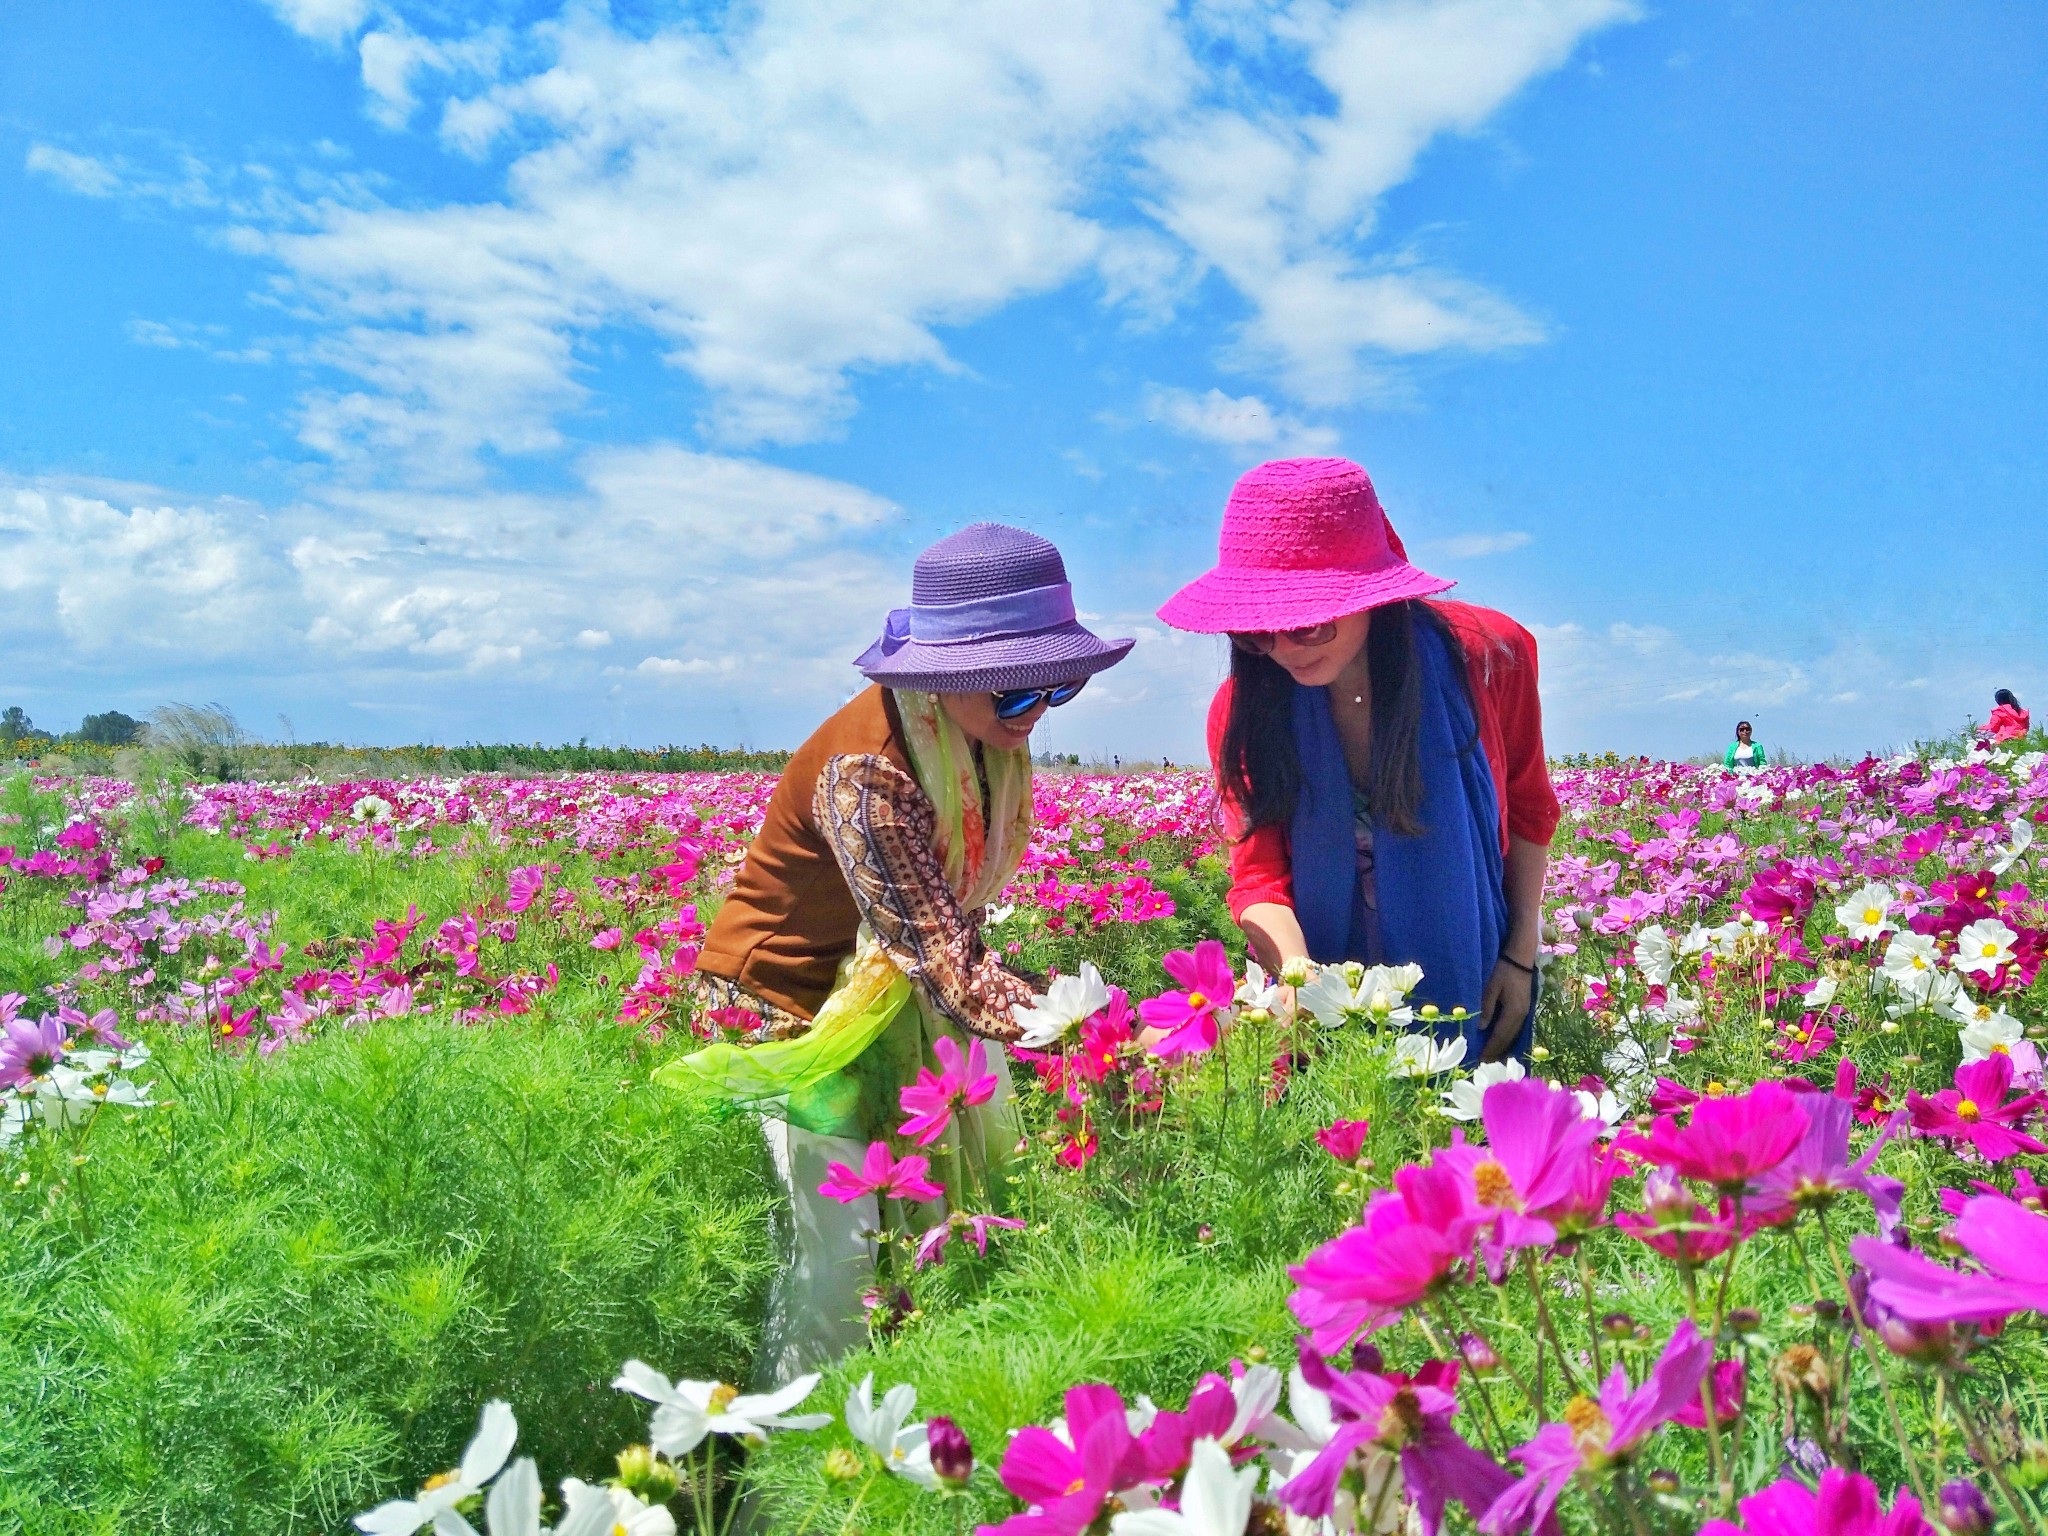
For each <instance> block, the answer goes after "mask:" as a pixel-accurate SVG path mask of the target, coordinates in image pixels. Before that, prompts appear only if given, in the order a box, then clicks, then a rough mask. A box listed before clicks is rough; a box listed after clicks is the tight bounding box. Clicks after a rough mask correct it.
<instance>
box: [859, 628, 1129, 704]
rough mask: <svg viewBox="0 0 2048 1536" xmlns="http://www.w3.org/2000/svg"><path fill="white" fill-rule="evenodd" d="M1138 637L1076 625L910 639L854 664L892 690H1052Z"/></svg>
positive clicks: (1108, 661) (1118, 657) (1100, 666)
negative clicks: (954, 639) (931, 640)
mask: <svg viewBox="0 0 2048 1536" xmlns="http://www.w3.org/2000/svg"><path fill="white" fill-rule="evenodd" d="M1136 643H1137V642H1136V641H1135V640H1105V639H1103V638H1102V637H1101V636H1100V635H1097V634H1095V633H1094V632H1093V631H1091V630H1088V629H1085V628H1083V627H1082V626H1081V625H1080V624H1077V623H1066V624H1056V625H1054V626H1053V627H1052V628H1051V629H1041V630H1034V631H1032V632H1031V633H1030V634H1023V635H996V636H992V637H990V638H989V639H986V640H974V641H970V642H966V643H960V644H953V645H933V644H925V643H920V642H918V641H916V640H910V641H906V642H905V643H904V644H903V645H900V646H898V647H897V648H896V649H895V650H894V651H891V652H890V653H889V654H888V655H887V656H885V657H877V658H875V659H874V660H872V661H871V660H870V659H869V658H870V656H872V655H873V654H874V653H873V652H872V651H870V652H869V653H868V655H864V656H862V657H861V658H860V659H859V660H858V661H856V662H855V663H854V665H855V666H857V667H859V668H860V670H861V671H862V672H863V673H865V674H866V675H867V676H868V677H869V678H870V679H871V680H872V681H874V682H877V683H880V684H882V685H883V686H884V687H887V688H915V689H919V690H922V691H925V692H930V693H1001V692H1003V691H1004V690H1005V689H1009V688H1051V687H1054V686H1055V685H1057V684H1060V683H1071V682H1075V681H1078V680H1079V679H1081V678H1084V677H1093V676H1094V675H1095V674H1096V673H1098V672H1106V671H1108V670H1109V668H1111V667H1113V666H1115V665H1116V664H1117V663H1118V662H1120V661H1122V660H1123V659H1124V657H1125V656H1126V655H1128V654H1129V653H1130V649H1131V647H1132V646H1133V645H1135V644H1136Z"/></svg>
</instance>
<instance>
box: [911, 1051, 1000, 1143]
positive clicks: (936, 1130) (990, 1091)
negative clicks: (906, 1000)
mask: <svg viewBox="0 0 2048 1536" xmlns="http://www.w3.org/2000/svg"><path fill="white" fill-rule="evenodd" d="M932 1054H933V1055H934V1056H936V1057H938V1058H939V1070H938V1071H937V1072H934V1071H932V1069H931V1068H930V1067H919V1068H918V1069H917V1081H916V1082H915V1083H912V1084H911V1085H910V1086H909V1087H908V1088H905V1089H903V1090H901V1091H900V1092H899V1093H898V1095H897V1100H898V1102H899V1103H900V1104H901V1105H902V1107H903V1110H904V1113H906V1114H908V1115H909V1116H910V1118H909V1119H908V1120H906V1121H904V1122H903V1124H901V1125H900V1126H898V1127H897V1128H896V1134H897V1135H899V1136H908V1137H909V1138H910V1139H911V1140H913V1141H915V1142H916V1143H917V1144H918V1145H919V1146H921V1147H928V1146H930V1145H931V1144H932V1143H933V1142H935V1141H937V1140H938V1139H939V1138H940V1137H941V1136H943V1135H945V1134H946V1129H947V1127H949V1126H950V1125H952V1123H953V1116H954V1115H955V1114H956V1113H958V1112H960V1111H962V1110H965V1109H967V1108H968V1107H969V1106H971V1105H975V1104H986V1103H987V1102H988V1101H989V1100H990V1099H991V1098H993V1097H994V1096H995V1091H996V1078H995V1074H994V1073H993V1072H991V1071H989V1069H988V1047H987V1046H985V1045H984V1044H982V1042H981V1041H980V1040H976V1041H974V1042H973V1043H972V1044H971V1045H969V1046H968V1047H967V1055H966V1057H965V1059H963V1058H962V1057H961V1055H960V1046H959V1044H958V1042H956V1041H954V1040H952V1039H951V1038H949V1037H948V1036H945V1035H941V1036H939V1038H938V1039H937V1040H934V1041H933V1042H932Z"/></svg>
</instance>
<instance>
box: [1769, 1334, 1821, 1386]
mask: <svg viewBox="0 0 2048 1536" xmlns="http://www.w3.org/2000/svg"><path fill="white" fill-rule="evenodd" d="M1771 1377H1772V1379H1773V1380H1774V1381H1776V1382H1777V1383H1778V1385H1779V1386H1781V1387H1783V1388H1784V1389H1785V1390H1786V1391H1788V1392H1801V1391H1804V1392H1811V1393H1812V1394H1813V1395H1814V1396H1815V1397H1826V1396H1827V1395H1828V1394H1829V1393H1830V1392H1832V1391H1834V1389H1835V1377H1834V1372H1833V1371H1832V1370H1830V1369H1829V1367H1828V1361H1827V1356H1825V1355H1823V1354H1822V1353H1821V1352H1820V1351H1819V1350H1817V1349H1815V1348H1814V1347H1813V1346H1812V1345H1811V1344H1793V1345H1790V1346H1789V1347H1787V1348H1786V1349H1785V1350H1784V1352H1783V1353H1781V1354H1780V1355H1779V1356H1778V1358H1777V1359H1776V1360H1774V1361H1772V1362H1771Z"/></svg>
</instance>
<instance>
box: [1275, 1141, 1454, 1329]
mask: <svg viewBox="0 0 2048 1536" xmlns="http://www.w3.org/2000/svg"><path fill="white" fill-rule="evenodd" d="M1492 1220H1493V1213H1492V1212H1489V1211H1482V1210H1478V1209H1476V1208H1474V1206H1473V1205H1472V1203H1471V1199H1470V1194H1469V1186H1468V1185H1467V1183H1466V1179H1465V1176H1464V1174H1463V1173H1462V1172H1460V1171H1459V1170H1458V1169H1456V1168H1454V1167H1451V1166H1449V1165H1445V1166H1442V1167H1437V1166H1434V1165H1432V1166H1430V1167H1427V1168H1421V1167H1416V1166H1414V1165H1413V1164H1411V1165H1409V1166H1408V1167H1406V1168H1403V1169H1401V1170H1400V1172H1398V1173H1396V1174H1395V1175H1394V1188H1393V1190H1392V1191H1388V1192H1385V1193H1382V1194H1378V1195H1375V1196H1374V1197H1373V1198H1372V1201H1371V1202H1370V1203H1369V1204H1368V1205H1367V1206H1366V1208H1365V1213H1364V1217H1363V1219H1362V1220H1361V1221H1360V1222H1359V1224H1358V1225H1357V1226H1355V1227H1353V1228H1352V1229H1351V1230H1350V1231H1348V1232H1345V1233H1342V1234H1340V1235H1339V1236H1337V1237H1335V1238H1332V1239H1331V1240H1330V1241H1329V1242H1327V1243H1325V1244H1323V1246H1322V1247H1320V1248H1318V1249H1316V1250H1315V1252H1313V1253H1311V1254H1310V1255H1309V1256H1308V1257H1307V1258H1306V1259H1305V1260H1303V1261H1302V1262H1301V1263H1300V1264H1298V1265H1296V1266H1295V1267H1294V1268H1292V1269H1290V1270H1288V1271H1287V1274H1288V1278H1290V1279H1291V1280H1293V1281H1294V1283H1295V1284H1296V1285H1297V1286H1299V1287H1300V1289H1299V1290H1297V1291H1296V1292H1295V1293H1294V1294H1293V1295H1292V1296H1291V1297H1289V1298H1288V1303H1287V1304H1288V1305H1289V1306H1290V1307H1292V1308H1293V1309H1294V1315H1295V1316H1296V1317H1298V1318H1300V1319H1301V1321H1302V1324H1303V1326H1304V1327H1306V1328H1307V1329H1308V1330H1309V1333H1310V1342H1311V1343H1312V1344H1313V1345H1314V1346H1315V1348H1316V1349H1317V1350H1318V1351H1319V1352H1321V1353H1322V1354H1325V1355H1330V1354H1335V1353H1336V1352H1337V1351H1338V1350H1339V1349H1342V1348H1343V1347H1344V1346H1345V1345H1346V1344H1348V1343H1350V1342H1351V1339H1352V1337H1353V1335H1355V1334H1357V1333H1359V1332H1361V1331H1364V1332H1368V1333H1369V1332H1371V1331H1372V1330H1373V1329H1375V1328H1380V1327H1383V1326H1385V1325H1386V1324H1388V1323H1391V1322H1393V1321H1395V1320H1396V1319H1397V1318H1399V1317H1400V1315H1401V1313H1402V1312H1403V1310H1405V1309H1406V1308H1408V1307H1412V1306H1414V1305H1415V1304H1416V1303H1417V1302H1419V1301H1421V1300H1422V1299H1423V1298H1424V1297H1425V1296H1427V1295H1428V1294H1429V1293H1430V1291H1431V1290H1432V1289H1434V1288H1435V1287H1436V1285H1437V1284H1438V1282H1440V1281H1442V1280H1443V1279H1444V1278H1445V1277H1446V1276H1448V1275H1449V1274H1450V1273H1451V1272H1452V1271H1453V1270H1455V1269H1456V1268H1457V1267H1458V1266H1459V1265H1460V1264H1463V1263H1465V1262H1466V1261H1467V1260H1469V1259H1470V1258H1471V1256H1472V1239H1473V1238H1474V1237H1476V1236H1477V1235H1478V1234H1479V1232H1480V1231H1481V1230H1482V1229H1484V1228H1485V1227H1487V1226H1489V1225H1490V1224H1491V1223H1492Z"/></svg>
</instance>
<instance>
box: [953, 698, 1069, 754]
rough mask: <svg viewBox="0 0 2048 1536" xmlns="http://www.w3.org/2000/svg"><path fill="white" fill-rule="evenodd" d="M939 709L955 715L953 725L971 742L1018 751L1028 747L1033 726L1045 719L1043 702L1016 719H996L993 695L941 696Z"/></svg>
mask: <svg viewBox="0 0 2048 1536" xmlns="http://www.w3.org/2000/svg"><path fill="white" fill-rule="evenodd" d="M939 707H940V708H941V709H943V710H944V711H945V712H946V713H947V714H948V715H950V716H952V719H953V723H954V724H955V725H957V726H959V727H960V729H961V730H962V731H963V732H964V733H966V736H967V739H968V740H969V741H978V742H980V743H981V744H982V745H983V746H984V747H997V748H1016V747H1022V746H1028V745H1029V744H1030V741H1031V727H1033V726H1034V725H1036V724H1038V722H1039V721H1040V720H1041V719H1043V718H1044V717H1045V711H1046V705H1045V701H1044V700H1042V699H1041V700H1040V701H1039V702H1038V703H1036V704H1034V705H1032V706H1031V710H1030V712H1029V713H1028V714H1023V715H1019V716H1018V717H1017V718H1016V719H1015V720H998V719H997V718H996V696H995V695H994V694H992V693H942V694H940V695H939Z"/></svg>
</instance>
